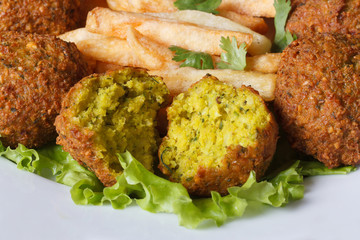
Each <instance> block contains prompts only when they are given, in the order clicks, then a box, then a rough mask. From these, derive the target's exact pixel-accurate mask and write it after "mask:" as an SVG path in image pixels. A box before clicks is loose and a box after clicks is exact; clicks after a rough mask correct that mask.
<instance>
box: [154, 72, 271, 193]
mask: <svg viewBox="0 0 360 240" xmlns="http://www.w3.org/2000/svg"><path fill="white" fill-rule="evenodd" d="M205 78H208V79H209V81H210V82H211V83H212V84H214V85H216V84H223V83H220V81H218V80H217V79H216V78H215V77H212V76H206V77H204V79H205ZM204 79H203V80H204ZM203 80H202V81H203ZM212 84H211V85H212ZM199 85H200V82H198V83H195V84H194V85H193V86H192V87H191V88H190V89H189V90H188V92H187V93H185V94H188V95H189V94H198V93H195V92H192V93H189V92H190V91H191V89H192V88H195V87H197V86H199ZM228 87H229V88H233V87H232V86H228ZM234 89H235V88H234ZM236 91H237V94H250V95H253V96H254V97H255V98H256V99H257V101H258V102H259V104H260V105H262V107H263V108H264V110H265V112H264V115H266V119H267V122H266V126H265V127H260V126H258V127H257V126H255V129H256V136H255V142H253V143H250V145H248V146H246V147H243V146H241V145H240V144H235V145H233V144H232V145H230V146H227V147H226V149H225V154H224V155H223V156H221V158H220V159H218V160H219V161H218V163H219V164H216V166H210V167H209V166H204V165H202V164H200V165H199V166H198V168H196V167H195V166H194V165H193V163H190V168H195V171H196V173H195V174H194V175H193V176H191V177H190V178H189V176H186V173H185V172H181V173H179V172H178V168H179V165H181V163H179V161H181V160H180V158H181V155H183V154H184V153H178V152H177V153H176V157H175V159H176V158H179V159H177V160H176V161H177V164H178V165H177V166H175V167H171V166H170V165H168V164H165V162H168V160H165V158H166V156H165V155H166V151H168V149H169V148H175V149H176V148H177V146H172V145H169V141H168V140H169V139H170V138H171V136H170V135H168V136H166V137H165V138H164V139H163V142H162V144H161V145H160V148H159V159H160V162H159V169H160V170H161V171H162V172H163V173H164V174H165V175H167V176H169V179H170V180H171V181H174V182H180V183H181V184H182V185H183V186H184V187H185V188H186V189H187V190H188V192H189V193H190V194H191V195H196V196H210V195H211V191H217V192H219V193H220V194H221V195H226V194H228V191H227V189H228V188H229V187H232V186H237V185H241V184H244V183H245V182H246V181H247V179H248V177H249V175H250V172H251V171H255V173H256V177H257V179H258V180H260V179H261V177H263V176H264V174H265V171H266V170H267V168H268V166H269V164H270V162H271V160H272V158H273V155H274V153H275V150H276V143H277V139H278V125H277V123H276V121H275V118H274V116H273V114H272V113H271V112H270V111H269V110H268V109H267V107H266V104H265V102H264V100H263V99H262V98H261V97H260V96H259V94H258V92H257V91H255V90H254V89H252V88H250V87H245V86H242V87H241V88H239V89H237V90H236ZM221 94H222V93H221V92H219V93H218V97H215V98H216V102H217V103H218V104H221V102H220V101H221V100H220V99H221V97H220V96H221ZM204 97H205V96H204ZM184 98H186V97H184ZM200 98H202V97H201V96H200ZM250 99H251V98H250ZM174 101H180V102H181V101H183V100H176V98H175V100H174ZM194 104H195V105H196V103H194ZM232 104H234V102H232ZM245 104H246V103H245ZM209 105H210V106H211V104H210V103H209ZM234 105H235V104H234ZM254 106H255V105H254ZM237 107H239V110H240V111H243V110H242V105H240V106H237V105H236V107H235V109H237ZM244 111H245V112H246V113H247V111H248V110H244ZM254 111H255V110H254ZM257 111H261V110H260V107H259V109H257ZM246 113H245V114H246ZM222 114H224V115H226V114H234V113H226V114H225V113H224V112H223V113H222ZM179 116H180V118H183V119H184V120H185V119H186V118H187V117H185V115H184V113H183V112H181V113H179ZM189 121H190V122H194V121H196V120H195V119H193V120H189ZM254 121H255V120H254ZM246 124H249V125H251V124H252V123H251V122H248V123H246ZM173 125H175V127H177V126H176V125H178V123H174V119H172V118H171V117H169V130H170V129H171V128H172V127H173ZM213 127H215V128H216V126H213ZM186 128H187V129H183V131H184V132H185V131H188V129H193V126H187V127H186ZM221 128H222V127H220V129H221ZM249 128H251V127H249ZM246 129H247V127H246V128H245V129H243V130H244V131H247V130H246ZM198 130H199V129H194V131H198ZM199 131H200V130H199ZM218 131H220V130H218ZM237 131H240V130H239V129H237V130H233V132H232V133H231V134H232V135H231V136H229V135H228V134H229V133H228V134H225V135H226V136H225V137H230V138H232V137H233V136H234V135H233V134H235V135H236V133H237ZM249 132H250V130H249ZM201 134H205V135H204V136H200V137H199V139H200V140H199V141H201V138H204V139H205V141H209V142H210V141H211V140H210V139H211V137H210V136H207V134H208V132H206V131H205V132H202V133H201V132H200V135H201ZM187 135H188V133H187ZM217 137H218V136H215V138H217ZM206 139H208V140H206ZM186 141H187V142H188V144H194V140H193V139H187V140H186ZM196 141H198V140H196ZM203 147H204V146H203ZM176 151H177V150H175V152H176ZM210 155H211V154H210ZM208 157H209V158H211V156H208Z"/></svg>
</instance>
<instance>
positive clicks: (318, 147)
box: [275, 34, 360, 168]
mask: <svg viewBox="0 0 360 240" xmlns="http://www.w3.org/2000/svg"><path fill="white" fill-rule="evenodd" d="M358 37H360V36H358ZM359 108H360V39H359V38H356V37H355V36H349V35H339V34H336V35H335V34H324V35H320V34H317V35H315V36H312V37H309V38H303V39H299V40H296V41H294V42H293V43H292V44H290V45H289V47H288V48H286V49H285V51H284V52H283V53H282V56H281V62H280V66H279V71H278V78H277V86H276V89H275V109H276V111H277V113H278V115H279V116H280V120H281V125H282V126H283V127H284V130H285V131H286V132H287V133H288V136H289V140H290V142H291V143H292V146H293V147H294V148H296V149H298V150H300V151H303V152H304V153H306V154H309V155H312V156H314V157H315V158H316V159H318V160H319V161H321V162H323V163H324V164H325V165H326V166H327V167H330V168H333V167H337V166H339V165H342V164H345V165H355V164H359V163H360V144H359V143H360V126H359V123H360V109H359Z"/></svg>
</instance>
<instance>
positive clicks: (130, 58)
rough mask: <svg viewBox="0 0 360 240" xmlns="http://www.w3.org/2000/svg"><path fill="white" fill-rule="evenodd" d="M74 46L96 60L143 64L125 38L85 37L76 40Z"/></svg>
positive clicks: (132, 64)
mask: <svg viewBox="0 0 360 240" xmlns="http://www.w3.org/2000/svg"><path fill="white" fill-rule="evenodd" d="M76 46H77V47H78V49H79V50H80V52H82V53H83V54H84V55H85V56H87V57H90V58H93V59H95V60H97V61H102V62H108V63H113V64H117V65H121V66H131V67H138V66H143V62H142V61H141V60H140V59H139V58H138V57H137V55H136V54H135V53H134V51H133V50H132V49H131V47H130V46H129V45H128V43H127V41H126V40H122V39H118V38H115V37H107V38H102V39H87V40H83V41H80V42H78V43H77V44H76ZM144 68H146V66H144Z"/></svg>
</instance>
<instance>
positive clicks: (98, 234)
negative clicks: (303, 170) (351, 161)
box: [0, 158, 360, 240]
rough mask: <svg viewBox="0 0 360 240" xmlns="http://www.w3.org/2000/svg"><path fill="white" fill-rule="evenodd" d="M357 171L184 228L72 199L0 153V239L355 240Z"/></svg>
mask: <svg viewBox="0 0 360 240" xmlns="http://www.w3.org/2000/svg"><path fill="white" fill-rule="evenodd" d="M359 184H360V170H359V171H356V172H353V173H351V174H349V175H339V176H335V175H332V176H321V177H312V178H308V179H306V180H305V185H306V192H305V197H304V199H302V200H300V201H296V202H292V203H290V204H289V205H287V206H286V207H283V208H271V207H263V208H261V209H257V211H256V212H255V211H251V213H245V216H244V217H243V218H239V219H234V220H230V221H229V222H227V223H226V224H225V225H223V226H222V227H220V228H217V227H216V226H214V225H211V226H206V227H202V228H200V229H196V230H189V229H185V228H183V227H180V226H178V222H177V217H176V216H175V215H172V214H153V213H149V212H146V211H144V210H142V209H140V208H139V207H138V206H136V205H133V206H130V207H129V208H127V209H125V210H114V209H112V208H111V206H109V205H107V206H77V205H75V204H74V203H73V202H72V200H71V197H70V192H69V190H70V188H69V187H67V186H64V185H61V184H57V183H55V182H52V181H50V180H47V179H44V178H42V177H39V176H37V175H35V174H31V173H28V172H25V171H21V170H18V169H17V168H16V166H15V164H13V163H12V162H10V161H8V160H6V159H4V158H0V189H1V195H0V239H27V240H28V239H46V240H47V239H62V240H65V239H77V240H78V239H94V240H95V239H101V240H102V239H124V240H128V239H137V240H142V239H156V240H162V239H166V240H174V239H181V240H185V239H186V240H187V239H217V240H223V239H246V240H249V239H277V240H278V239H301V240H303V239H326V240H330V239H346V240H348V239H358V238H357V237H358V230H357V229H358V225H359V223H360V210H359V201H360V187H359Z"/></svg>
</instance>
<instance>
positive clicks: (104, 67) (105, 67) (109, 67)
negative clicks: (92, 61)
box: [94, 61, 123, 73]
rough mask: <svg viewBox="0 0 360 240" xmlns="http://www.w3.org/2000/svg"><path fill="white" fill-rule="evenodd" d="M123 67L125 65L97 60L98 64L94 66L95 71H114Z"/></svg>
mask: <svg viewBox="0 0 360 240" xmlns="http://www.w3.org/2000/svg"><path fill="white" fill-rule="evenodd" d="M121 68H123V66H120V65H116V64H113V63H107V62H102V61H96V66H95V68H94V72H96V73H104V72H107V71H114V70H118V69H121Z"/></svg>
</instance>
